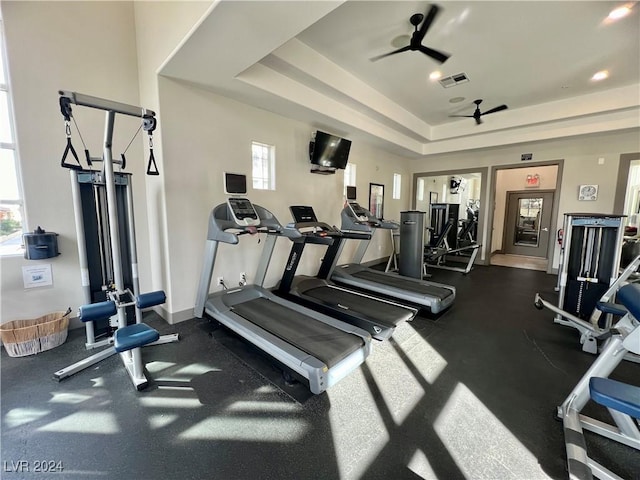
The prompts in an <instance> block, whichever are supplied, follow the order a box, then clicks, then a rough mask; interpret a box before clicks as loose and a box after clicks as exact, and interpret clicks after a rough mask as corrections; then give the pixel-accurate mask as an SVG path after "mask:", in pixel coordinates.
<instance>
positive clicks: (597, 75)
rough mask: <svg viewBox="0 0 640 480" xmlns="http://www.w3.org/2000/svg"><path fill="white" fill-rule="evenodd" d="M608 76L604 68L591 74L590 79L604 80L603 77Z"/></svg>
mask: <svg viewBox="0 0 640 480" xmlns="http://www.w3.org/2000/svg"><path fill="white" fill-rule="evenodd" d="M608 76H609V72H608V71H606V70H600V71H599V72H596V73H594V74H593V77H591V80H594V81H596V82H597V81H598V80H604V79H605V78H607V77H608Z"/></svg>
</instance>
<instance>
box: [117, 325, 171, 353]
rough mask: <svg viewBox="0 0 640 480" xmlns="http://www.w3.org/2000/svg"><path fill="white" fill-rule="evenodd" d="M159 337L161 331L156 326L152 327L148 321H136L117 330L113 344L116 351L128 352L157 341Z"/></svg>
mask: <svg viewBox="0 0 640 480" xmlns="http://www.w3.org/2000/svg"><path fill="white" fill-rule="evenodd" d="M159 338H160V333H159V332H158V331H157V330H156V329H155V328H151V327H150V326H149V325H147V324H146V323H135V324H133V325H129V326H126V327H123V328H119V329H118V330H116V333H115V335H114V341H113V346H114V347H115V349H116V352H126V351H127V350H131V349H132V348H137V347H142V346H144V345H146V344H148V343H151V342H155V341H156V340H158V339H159Z"/></svg>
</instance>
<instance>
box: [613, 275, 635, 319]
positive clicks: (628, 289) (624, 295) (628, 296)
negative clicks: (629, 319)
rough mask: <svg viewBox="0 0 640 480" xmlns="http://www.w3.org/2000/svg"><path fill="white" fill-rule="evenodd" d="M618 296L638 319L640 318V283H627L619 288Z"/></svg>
mask: <svg viewBox="0 0 640 480" xmlns="http://www.w3.org/2000/svg"><path fill="white" fill-rule="evenodd" d="M616 297H617V299H618V301H619V302H620V303H621V304H622V305H624V306H625V308H626V309H627V310H629V313H631V315H633V317H634V318H635V319H636V320H640V285H638V284H637V283H630V284H628V285H625V286H624V287H622V288H621V289H620V290H618V294H617V295H616Z"/></svg>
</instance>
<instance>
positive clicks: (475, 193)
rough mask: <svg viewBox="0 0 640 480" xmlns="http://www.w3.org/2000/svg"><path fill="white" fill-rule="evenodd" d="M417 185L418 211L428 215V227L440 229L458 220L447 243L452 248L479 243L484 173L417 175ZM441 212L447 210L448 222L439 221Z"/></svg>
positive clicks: (416, 205) (416, 204)
mask: <svg viewBox="0 0 640 480" xmlns="http://www.w3.org/2000/svg"><path fill="white" fill-rule="evenodd" d="M414 185H415V207H416V210H420V211H423V212H427V218H426V220H427V226H429V227H430V228H432V229H434V228H435V229H437V228H440V227H442V226H443V225H444V223H446V220H448V219H449V218H452V217H455V218H454V222H455V229H453V230H452V231H450V237H451V238H450V239H449V240H448V242H449V247H450V248H456V247H462V246H466V245H469V244H471V243H478V217H479V213H480V196H481V191H482V175H481V172H464V173H451V174H440V175H437V174H427V173H425V174H418V176H417V177H416V178H415V183H414ZM442 209H445V210H446V215H445V217H446V218H444V217H443V218H440V217H441V215H440V213H442V212H441V211H443V210H442ZM452 242H453V243H452Z"/></svg>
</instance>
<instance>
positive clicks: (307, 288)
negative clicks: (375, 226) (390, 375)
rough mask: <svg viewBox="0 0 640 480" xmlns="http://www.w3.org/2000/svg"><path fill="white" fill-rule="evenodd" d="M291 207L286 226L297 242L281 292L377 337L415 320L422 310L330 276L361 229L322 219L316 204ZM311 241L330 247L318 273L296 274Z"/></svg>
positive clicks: (388, 333)
mask: <svg viewBox="0 0 640 480" xmlns="http://www.w3.org/2000/svg"><path fill="white" fill-rule="evenodd" d="M289 209H290V210H291V213H292V215H293V218H294V223H290V224H288V225H287V226H286V228H285V230H288V231H292V232H295V233H296V235H289V238H290V240H292V242H293V245H292V247H291V252H290V254H289V259H288V260H287V264H286V267H285V271H284V274H283V276H282V280H281V281H280V285H279V286H278V288H277V290H276V293H277V294H278V295H280V296H282V297H284V298H287V299H289V300H292V301H294V302H296V303H299V304H301V305H304V306H307V307H309V308H312V309H314V310H317V311H320V312H322V313H325V314H327V315H330V316H332V317H335V318H338V319H340V320H343V321H345V322H348V323H350V324H352V325H356V326H357V327H359V328H362V329H364V330H366V331H367V332H369V334H371V336H372V337H373V338H374V339H376V340H385V339H388V338H389V337H391V335H392V334H393V332H394V331H395V328H396V327H397V326H398V324H400V323H402V322H405V321H410V320H413V318H414V317H415V316H416V314H417V313H418V310H417V309H416V308H414V307H411V306H407V305H403V304H400V303H397V302H394V301H391V300H386V299H382V298H379V297H377V296H372V295H370V294H367V293H364V292H359V291H356V290H353V289H351V288H347V287H343V286H340V285H335V284H334V283H332V282H330V281H329V280H328V273H329V271H328V266H329V265H331V264H332V263H333V258H334V256H335V255H336V253H337V252H338V251H339V250H340V249H341V244H342V242H343V240H345V239H346V238H349V237H353V236H355V238H363V235H362V234H361V233H353V234H348V233H347V234H345V233H342V232H340V230H338V229H336V228H334V227H331V226H329V225H328V224H326V223H323V222H319V221H318V219H317V218H316V216H315V213H314V211H313V208H312V207H309V206H293V207H289ZM307 244H316V245H324V246H327V247H328V248H327V252H326V254H325V256H324V260H323V262H322V265H321V267H320V270H319V272H318V275H317V277H310V276H304V275H298V276H296V274H295V273H296V270H297V268H298V264H299V263H300V259H301V257H302V253H303V250H304V248H305V245H307Z"/></svg>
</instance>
